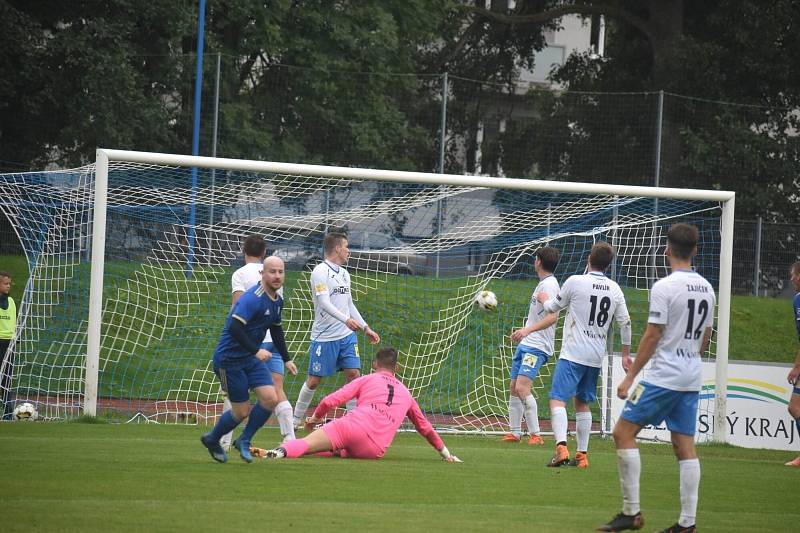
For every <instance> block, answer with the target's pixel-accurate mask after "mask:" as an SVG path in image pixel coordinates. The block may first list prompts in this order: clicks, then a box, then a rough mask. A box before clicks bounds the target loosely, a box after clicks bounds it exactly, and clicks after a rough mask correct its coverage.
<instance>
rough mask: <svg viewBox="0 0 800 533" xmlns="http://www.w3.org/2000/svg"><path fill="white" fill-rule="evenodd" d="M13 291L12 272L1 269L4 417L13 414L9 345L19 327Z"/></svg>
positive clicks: (0, 360) (0, 351)
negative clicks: (11, 294) (12, 295)
mask: <svg viewBox="0 0 800 533" xmlns="http://www.w3.org/2000/svg"><path fill="white" fill-rule="evenodd" d="M10 293H11V274H9V273H8V272H3V271H0V398H2V401H3V403H2V408H3V416H2V418H3V419H6V418H8V417H10V416H11V411H12V409H13V405H12V403H13V402H12V401H11V353H10V352H9V349H8V346H9V344H11V339H13V338H14V330H16V328H17V306H16V304H15V303H14V299H13V298H12V297H11V296H10V295H9V294H10Z"/></svg>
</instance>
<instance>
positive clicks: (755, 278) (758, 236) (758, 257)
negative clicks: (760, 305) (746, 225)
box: [753, 215, 763, 296]
mask: <svg viewBox="0 0 800 533" xmlns="http://www.w3.org/2000/svg"><path fill="white" fill-rule="evenodd" d="M762 221H763V219H762V218H761V215H759V216H758V218H757V219H756V257H755V259H756V261H755V268H754V269H753V296H758V292H759V282H760V281H761V223H762Z"/></svg>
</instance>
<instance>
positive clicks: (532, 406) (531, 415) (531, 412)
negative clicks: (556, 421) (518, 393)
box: [525, 394, 541, 435]
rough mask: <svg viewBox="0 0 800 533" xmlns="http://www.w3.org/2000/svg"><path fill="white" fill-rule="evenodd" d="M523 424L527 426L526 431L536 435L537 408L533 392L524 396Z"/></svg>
mask: <svg viewBox="0 0 800 533" xmlns="http://www.w3.org/2000/svg"><path fill="white" fill-rule="evenodd" d="M525 424H527V426H528V433H530V434H531V435H538V434H539V432H540V431H541V430H540V429H539V409H538V407H537V406H536V398H534V397H533V394H528V396H526V397H525Z"/></svg>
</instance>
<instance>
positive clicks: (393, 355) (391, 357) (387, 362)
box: [375, 346, 397, 369]
mask: <svg viewBox="0 0 800 533" xmlns="http://www.w3.org/2000/svg"><path fill="white" fill-rule="evenodd" d="M375 362H376V363H377V364H378V366H379V367H381V368H387V369H394V367H395V366H397V350H395V349H394V348H392V347H391V346H387V347H385V348H381V349H380V350H378V353H376V354H375Z"/></svg>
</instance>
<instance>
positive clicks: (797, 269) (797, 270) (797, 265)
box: [0, 261, 800, 276]
mask: <svg viewBox="0 0 800 533" xmlns="http://www.w3.org/2000/svg"><path fill="white" fill-rule="evenodd" d="M790 272H791V273H792V274H800V261H795V262H794V263H792V269H791V270H790ZM2 275H3V273H2V272H0V276H2Z"/></svg>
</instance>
